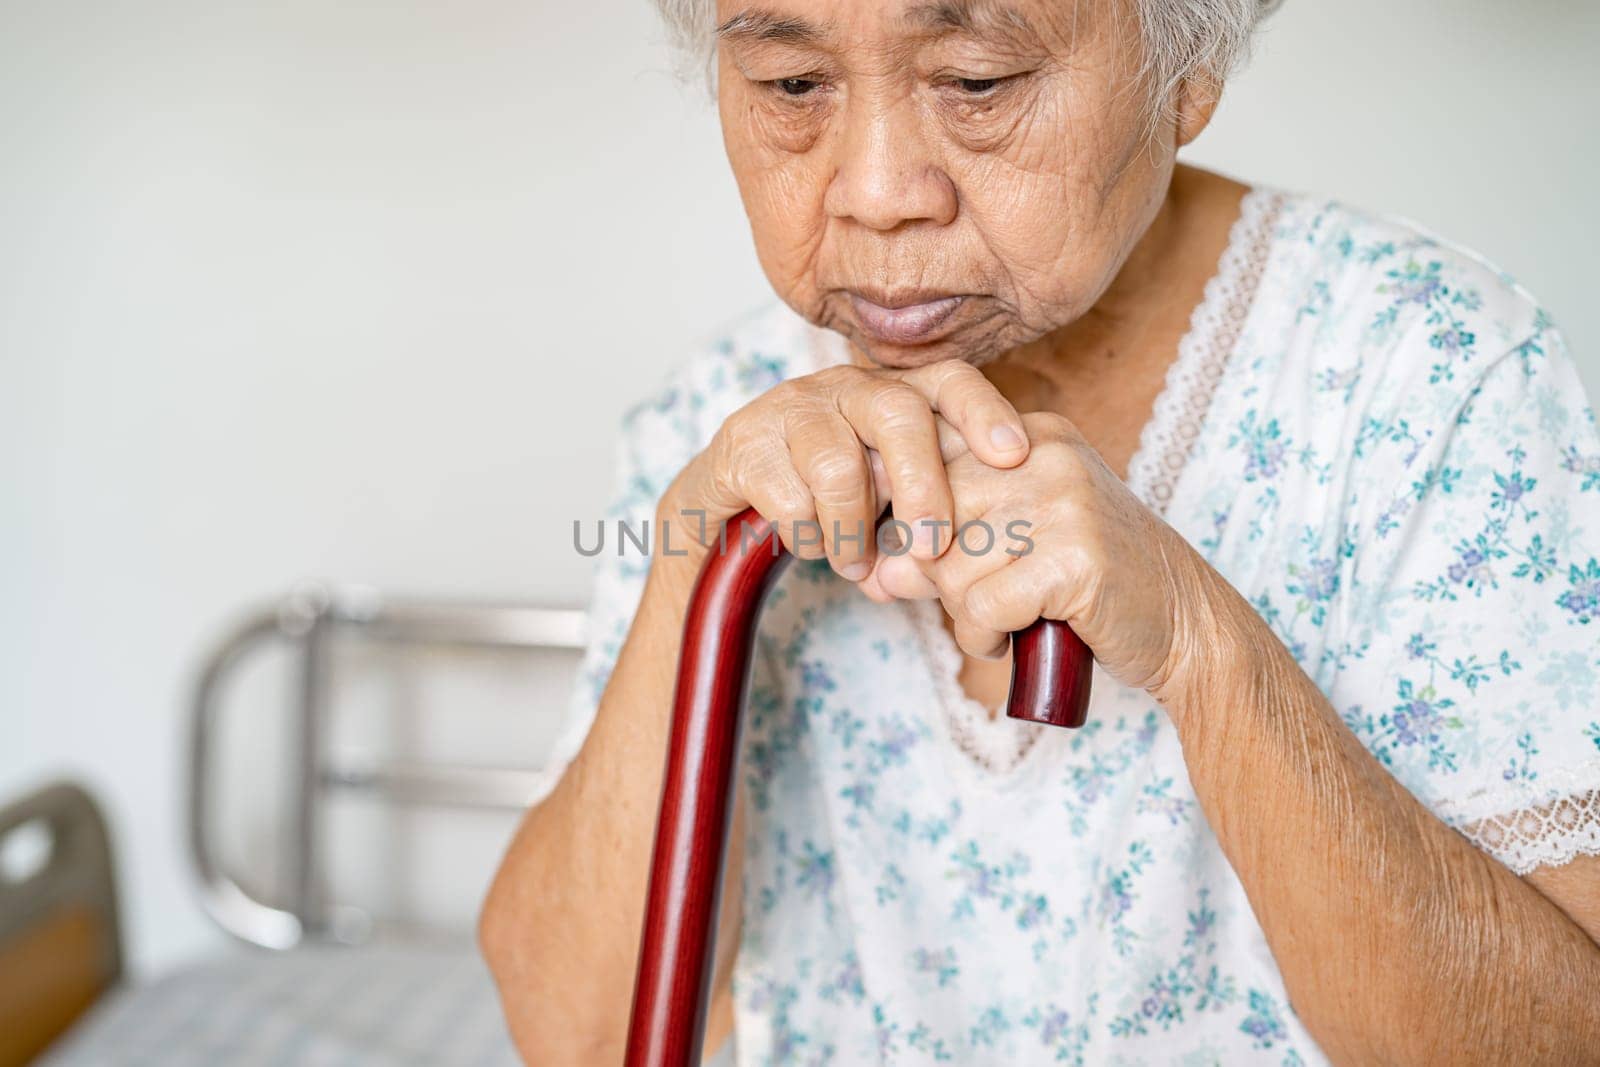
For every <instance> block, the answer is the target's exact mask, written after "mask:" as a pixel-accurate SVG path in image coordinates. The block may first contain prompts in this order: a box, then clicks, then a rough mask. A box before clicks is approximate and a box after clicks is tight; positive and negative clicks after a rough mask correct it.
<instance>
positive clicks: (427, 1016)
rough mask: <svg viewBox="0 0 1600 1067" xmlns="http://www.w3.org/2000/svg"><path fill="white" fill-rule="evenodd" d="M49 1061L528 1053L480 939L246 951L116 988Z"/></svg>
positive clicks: (440, 1058)
mask: <svg viewBox="0 0 1600 1067" xmlns="http://www.w3.org/2000/svg"><path fill="white" fill-rule="evenodd" d="M39 1062H40V1064H46V1065H50V1067H89V1065H91V1064H93V1065H95V1067H116V1065H130V1067H131V1065H134V1064H141V1065H142V1064H149V1065H152V1067H153V1065H156V1064H160V1065H162V1067H200V1065H202V1064H203V1065H206V1067H215V1065H219V1064H262V1065H266V1064H272V1065H291V1064H292V1065H296V1067H298V1065H302V1064H304V1065H315V1064H339V1065H348V1067H389V1065H400V1064H406V1065H411V1064H429V1065H433V1064H438V1065H441V1067H447V1065H462V1067H466V1065H473V1067H499V1065H502V1064H503V1065H507V1067H511V1065H515V1064H517V1063H518V1062H519V1061H518V1059H517V1057H516V1054H515V1052H513V1050H512V1047H511V1040H510V1038H509V1037H508V1036H507V1034H506V1028H505V1023H504V1021H503V1020H502V1018H501V1015H500V1004H499V1000H498V999H497V997H496V995H495V991H494V986H493V984H492V983H491V982H490V980H489V974H488V971H487V970H486V969H485V968H484V966H483V962H482V961H481V960H480V959H479V958H478V955H477V954H476V952H474V951H473V949H472V946H471V945H470V944H462V945H450V946H439V945H433V946H381V947H380V946H372V947H363V948H343V949H341V948H331V947H325V948H302V949H296V950H294V951H292V952H282V953H269V952H243V951H240V952H235V953H230V954H229V955H228V956H226V957H224V958H221V959H218V960H215V961H213V962H209V963H205V964H201V965H198V966H194V967H191V968H187V969H185V970H182V971H179V972H178V973H175V974H172V975H169V976H167V977H164V978H161V979H158V980H156V981H153V982H148V983H143V984H139V985H134V986H129V987H126V988H124V989H121V990H119V991H117V992H114V993H112V994H110V995H108V996H107V997H106V998H105V999H104V1000H102V1001H101V1003H100V1004H99V1005H97V1006H96V1007H95V1009H94V1010H93V1011H92V1012H90V1014H89V1015H88V1016H87V1017H85V1018H84V1019H83V1020H81V1021H80V1022H79V1023H78V1024H77V1025H76V1026H75V1027H74V1028H73V1029H72V1031H71V1032H70V1033H69V1034H68V1035H67V1036H66V1037H65V1038H63V1039H62V1040H61V1041H60V1042H59V1043H58V1044H57V1045H56V1046H54V1047H53V1048H52V1049H51V1050H50V1051H49V1052H48V1053H47V1054H46V1055H45V1057H44V1058H43V1059H42V1060H41V1061H39Z"/></svg>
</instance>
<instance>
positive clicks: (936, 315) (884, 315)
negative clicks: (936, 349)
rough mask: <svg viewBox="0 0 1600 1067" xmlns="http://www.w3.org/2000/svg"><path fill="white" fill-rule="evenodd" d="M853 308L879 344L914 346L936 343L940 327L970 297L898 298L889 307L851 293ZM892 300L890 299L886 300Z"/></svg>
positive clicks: (864, 326)
mask: <svg viewBox="0 0 1600 1067" xmlns="http://www.w3.org/2000/svg"><path fill="white" fill-rule="evenodd" d="M849 296H850V306H851V307H852V308H854V309H855V314H856V321H857V322H858V323H860V324H861V328H862V329H863V330H865V331H867V333H869V334H871V335H872V336H873V337H874V338H876V339H877V340H879V341H882V342H885V343H886V344H893V345H914V344H920V343H922V342H924V341H930V340H933V339H934V337H935V335H937V334H938V332H939V329H940V327H942V326H943V325H944V324H945V323H946V322H948V321H949V319H950V316H952V315H954V314H955V312H956V309H957V308H959V307H960V306H961V304H962V302H963V301H964V300H966V297H964V296H942V297H933V298H928V297H923V298H921V299H918V298H917V297H916V296H915V295H912V296H911V297H910V298H908V299H896V300H892V301H891V303H892V304H893V305H894V306H887V305H885V304H882V303H879V302H877V301H875V300H869V299H868V298H866V297H864V296H862V295H861V294H860V293H857V292H853V291H852V292H850V293H849ZM884 299H889V298H884Z"/></svg>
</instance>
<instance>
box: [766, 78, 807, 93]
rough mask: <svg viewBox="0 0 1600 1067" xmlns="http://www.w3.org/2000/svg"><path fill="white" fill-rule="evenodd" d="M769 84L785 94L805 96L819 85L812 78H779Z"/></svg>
mask: <svg viewBox="0 0 1600 1067" xmlns="http://www.w3.org/2000/svg"><path fill="white" fill-rule="evenodd" d="M768 84H770V85H772V86H773V87H774V88H776V89H777V90H778V91H779V92H780V93H782V94H783V95H784V96H805V95H806V94H807V93H809V92H811V91H812V90H813V89H815V88H816V87H817V82H815V81H813V80H811V79H810V78H779V79H777V80H776V81H773V82H769V83H768Z"/></svg>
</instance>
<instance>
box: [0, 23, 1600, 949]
mask: <svg viewBox="0 0 1600 1067" xmlns="http://www.w3.org/2000/svg"><path fill="white" fill-rule="evenodd" d="M1597 10H1600V5H1595V4H1594V3H1592V2H1591V0H1530V2H1526V3H1520V4H1510V3H1506V2H1505V0H1411V2H1408V3H1405V4H1396V3H1393V2H1392V0H1344V2H1341V3H1337V4H1330V3H1315V2H1312V0H1289V2H1288V5H1287V7H1286V8H1285V10H1284V11H1283V12H1282V13H1281V14H1280V15H1279V16H1278V17H1277V18H1276V19H1275V21H1274V23H1273V24H1272V27H1271V29H1270V31H1269V33H1268V35H1267V37H1266V39H1265V41H1264V43H1263V47H1262V48H1261V50H1260V53H1259V56H1258V59H1257V63H1256V65H1255V66H1254V67H1253V68H1252V70H1251V71H1250V72H1249V73H1248V74H1246V75H1245V76H1242V77H1241V78H1240V79H1239V80H1238V81H1237V82H1236V84H1235V85H1234V86H1233V88H1232V90H1231V92H1230V94H1229V98H1228V100H1227V102H1226V104H1225V105H1224V108H1223V111H1222V113H1221V115H1220V116H1219V119H1218V122H1217V124H1216V126H1215V128H1214V129H1213V130H1212V131H1211V132H1210V133H1209V134H1208V135H1207V137H1206V138H1205V139H1204V141H1203V142H1202V143H1201V144H1200V145H1199V146H1197V148H1196V150H1195V151H1194V152H1193V158H1195V159H1196V160H1198V161H1203V162H1205V163H1208V164H1211V165H1214V166H1218V167H1221V168H1224V169H1226V170H1228V171H1230V172H1233V173H1235V174H1238V175H1241V176H1246V177H1252V178H1257V179H1261V180H1266V181H1270V182H1273V183H1276V184H1282V185H1287V186H1292V187H1302V188H1312V189H1317V190H1322V191H1327V192H1332V193H1335V194H1338V195H1340V196H1343V197H1344V198H1346V199H1349V200H1351V201H1353V202H1355V203H1358V204H1361V205H1364V206H1369V207H1374V208H1380V209H1385V210H1390V211H1394V212H1398V213H1401V214H1405V215H1408V216H1411V217H1413V218H1415V219H1417V220H1419V221H1421V222H1423V223H1425V224H1427V225H1429V226H1430V227H1432V228H1435V229H1438V230H1440V231H1442V232H1444V233H1446V234H1448V235H1450V236H1452V237H1454V238H1456V239H1458V240H1461V241H1463V242H1466V243H1468V244H1472V245H1475V246H1477V247H1478V248H1479V249H1480V250H1482V251H1483V252H1485V253H1487V254H1488V255H1490V256H1491V257H1492V258H1494V259H1495V260H1497V261H1498V262H1499V263H1500V264H1501V265H1502V266H1504V267H1506V268H1508V269H1510V270H1512V271H1513V272H1514V273H1516V274H1517V275H1519V276H1520V277H1521V278H1522V279H1523V280H1524V281H1525V282H1526V283H1527V284H1528V285H1529V286H1530V287H1531V288H1532V289H1533V290H1534V291H1535V292H1536V293H1538V294H1540V295H1541V296H1542V298H1543V299H1544V300H1545V301H1546V302H1547V303H1548V304H1549V306H1550V307H1552V308H1553V310H1554V311H1555V313H1556V315H1557V317H1558V319H1559V320H1560V321H1562V322H1563V323H1564V324H1565V325H1566V327H1567V330H1568V333H1569V334H1570V336H1571V337H1572V339H1573V341H1574V346H1575V348H1576V349H1577V351H1578V353H1579V357H1580V359H1582V360H1583V361H1584V369H1585V373H1586V374H1587V376H1588V381H1589V382H1590V383H1591V387H1594V388H1596V389H1600V308H1597V306H1596V303H1597V302H1596V301H1595V300H1594V299H1593V297H1592V296H1591V294H1590V292H1589V288H1590V286H1591V285H1592V284H1593V283H1594V282H1595V281H1596V280H1597V278H1596V272H1595V271H1594V269H1593V268H1592V266H1591V260H1590V256H1591V254H1592V253H1591V245H1592V241H1593V237H1594V235H1595V234H1600V209H1597V207H1596V203H1595V198H1594V195H1593V189H1594V187H1595V179H1596V177H1597V170H1600V146H1597V134H1596V129H1597V124H1596V122H1595V120H1594V117H1593V116H1594V115H1595V114H1596V113H1597V111H1600V87H1597V79H1596V75H1595V74H1594V73H1593V66H1592V64H1593V57H1594V55H1596V54H1597V53H1600V16H1597ZM660 39H661V33H660V32H659V30H658V29H657V28H656V25H655V22H654V19H653V15H652V13H651V11H650V10H649V8H648V5H646V4H645V3H644V2H643V0H630V2H628V3H625V4H604V5H598V4H596V5H590V4H573V3H540V2H537V0H533V2H530V0H516V2H513V0H463V2H460V3H455V4H449V5H444V4H427V3H420V2H414V3H395V2H392V0H389V2H383V3H378V2H374V0H368V2H357V0H347V2H344V3H338V4H329V3H325V2H321V0H316V2H313V0H289V2H281V3H276V4H265V3H257V4H231V5H223V4H216V3H211V2H205V0H146V2H145V3H143V4H139V5H130V4H117V3H109V2H105V0H99V2H96V0H0V487H3V491H0V678H3V679H4V680H5V682H4V689H3V690H0V694H3V695H0V701H3V702H0V796H10V795H14V794H16V793H18V792H20V791H21V790H22V789H24V788H25V787H27V786H28V785H30V784H32V783H34V782H37V781H40V780H42V779H43V778H45V777H48V776H52V775H57V774H70V775H74V776H77V777H80V778H83V779H85V780H87V781H88V782H89V783H90V784H91V785H93V786H94V787H96V788H97V789H98V790H99V791H100V793H101V795H102V796H103V797H104V798H105V800H106V801H107V802H108V803H109V805H110V807H111V808H112V810H113V815H114V819H113V821H114V831H115V833H116V835H117V838H118V843H119V845H120V850H121V859H122V863H123V874H124V882H123V889H124V892H125V899H126V901H127V905H128V910H129V918H130V920H131V934H132V940H133V949H134V959H135V962H136V963H137V964H138V965H140V966H141V967H143V968H145V969H147V970H148V969H157V968H161V967H165V966H167V965H170V964H172V963H174V962H176V961H178V960H180V959H182V958H185V957H186V956H189V955H191V954H193V953H195V952H198V951H202V950H205V949H207V948H209V947H212V946H213V945H214V944H215V943H216V938H215V935H214V934H213V933H212V931H211V930H210V928H209V927H208V925H207V924H206V922H205V920H204V919H203V918H202V917H201V916H200V915H199V913H198V911H197V909H196V908H195V907H194V905H193V903H192V897H191V895H190V889H189V882H188V877H187V873H186V869H185V867H184V864H183V853H182V849H181V837H180V821H179V814H180V808H179V803H180V800H181V792H180V790H179V786H178V783H179V773H180V769H181V767H182V763H181V759H180V752H179V742H180V739H181V734H180V723H181V709H182V702H183V700H184V699H185V696H186V692H187V686H188V684H189V681H190V672H191V671H192V669H193V667H194V664H195V662H196V659H197V657H198V656H199V655H200V654H201V652H202V650H203V648H204V646H205V645H206V644H207V643H208V642H209V641H210V640H212V639H213V637H214V636H215V635H216V633H217V630H218V628H219V627H220V626H221V625H222V624H224V623H225V622H226V621H228V620H229V619H230V618H232V617H234V614H235V613H236V611H238V610H239V609H240V608H242V607H244V606H245V605H248V604H250V603H252V602H255V601H257V600H259V599H260V598H263V597H270V596H272V595H275V594H276V593H278V592H279V591H281V590H282V589H283V588H284V587H285V586H286V585H288V584H289V583H291V582H292V581H294V580H296V579H299V578H302V577H307V576H316V577H326V578H331V579H337V580H343V581H358V582H366V583H371V584H373V585H376V586H379V587H381V588H385V589H391V590H402V591H410V592H422V593H437V594H447V595H452V596H483V597H493V598H501V599H505V598H524V599H542V600H547V601H557V602H562V601H564V602H577V601H579V600H581V598H582V596H583V594H584V592H585V590H586V586H587V568H586V567H585V566H583V565H582V563H581V561H578V560H576V559H575V558H574V556H573V553H572V552H571V551H570V549H569V547H568V546H569V540H568V538H569V530H568V524H569V523H570V520H571V519H572V518H573V517H575V516H590V515H593V514H595V513H596V512H597V509H598V508H599V506H600V504H601V501H602V499H603V497H604V496H605V481H606V474H607V471H608V469H609V464H610V460H609V437H610V432H611V428H612V427H613V426H614V424H615V421H616V417H617V415H618V414H619V412H620V411H621V410H622V408H623V407H624V406H625V405H626V404H627V403H629V402H630V401H631V400H633V399H635V398H637V397H638V396H640V395H641V394H642V393H643V392H644V391H645V390H646V389H647V388H648V387H649V385H650V383H651V382H652V381H654V380H655V379H656V378H658V377H659V376H660V374H661V373H662V371H663V369H664V368H665V367H666V366H667V365H668V364H670V363H671V362H673V361H674V360H676V359H678V358H680V356H681V355H682V354H683V353H684V352H685V351H686V349H687V347H688V346H689V345H690V344H691V343H693V341H694V340H695V339H696V338H700V337H704V336H706V335H707V334H709V333H710V332H712V331H713V330H714V329H715V328H716V326H717V324H718V323H719V322H721V321H723V320H725V319H726V318H728V317H729V316H730V315H732V314H733V313H736V312H737V311H739V310H742V309H744V308H747V307H749V306H750V305H752V304H753V303H755V302H757V301H759V300H761V299H764V298H765V295H766V291H767V290H766V285H765V282H764V280H763V279H762V278H761V276H760V274H759V272H758V270H757V268H756V266H755V262H754V258H753V256H752V254H751V252H750V249H749V247H748V237H747V236H746V230H745V228H744V223H743V219H742V216H741V214H740V211H739V207H738V204H737V201H736V198H735V195H734V191H733V186H732V183H731V180H730V179H729V178H728V176H727V175H726V174H725V173H724V171H725V163H724V161H723V159H722V156H721V150H720V146H719V142H718V137H717V131H716V129H715V124H714V115H713V114H712V112H711V111H710V110H709V109H708V108H707V107H706V106H705V105H704V103H703V102H702V101H701V99H700V98H699V97H698V96H696V95H695V94H694V93H693V92H685V91H683V90H680V89H679V87H678V86H677V85H676V84H675V83H674V82H673V81H672V79H671V78H670V76H669V75H668V74H667V73H666V71H667V68H668V64H667V61H666V59H665V56H664V54H663V52H662V51H661V48H660ZM541 706H542V705H541V701H540V700H538V699H537V698H536V695H535V694H533V693H530V694H529V698H528V702H527V705H526V708H527V710H526V714H527V715H529V716H533V715H540V714H544V713H543V712H542V711H539V710H536V709H537V708H539V707H541ZM510 710H511V711H512V712H513V713H516V711H517V710H518V709H515V708H513V709H510ZM528 731H529V736H530V737H532V736H535V735H538V734H539V733H540V731H539V730H537V729H536V728H535V724H533V723H529V725H528Z"/></svg>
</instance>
